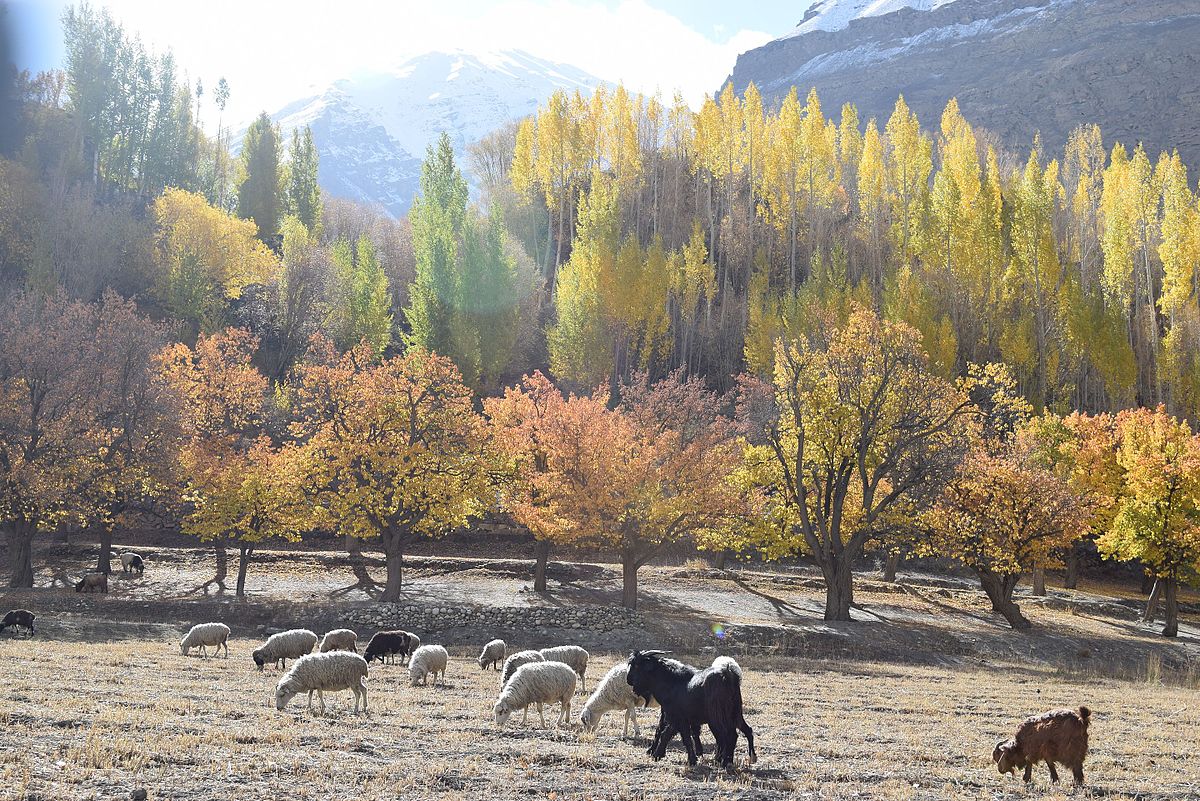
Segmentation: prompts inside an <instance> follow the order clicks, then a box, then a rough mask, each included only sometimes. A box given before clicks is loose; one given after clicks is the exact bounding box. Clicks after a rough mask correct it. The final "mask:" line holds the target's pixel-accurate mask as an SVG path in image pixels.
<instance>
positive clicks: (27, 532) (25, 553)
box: [8, 520, 37, 587]
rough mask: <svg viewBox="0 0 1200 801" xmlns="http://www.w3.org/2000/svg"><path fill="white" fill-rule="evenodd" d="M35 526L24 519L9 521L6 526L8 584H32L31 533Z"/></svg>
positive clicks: (26, 585) (14, 585) (24, 585)
mask: <svg viewBox="0 0 1200 801" xmlns="http://www.w3.org/2000/svg"><path fill="white" fill-rule="evenodd" d="M36 530H37V529H36V527H35V526H34V525H33V524H32V523H30V522H29V521H26V520H16V521H11V522H10V523H9V526H8V564H9V568H10V571H11V572H10V573H9V580H8V586H10V587H32V586H33V534H34V532H35V531H36Z"/></svg>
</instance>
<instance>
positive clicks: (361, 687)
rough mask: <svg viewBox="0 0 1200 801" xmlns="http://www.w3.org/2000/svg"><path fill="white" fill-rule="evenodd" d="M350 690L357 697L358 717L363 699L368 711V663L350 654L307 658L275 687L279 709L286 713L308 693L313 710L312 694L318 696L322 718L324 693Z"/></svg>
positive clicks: (355, 698)
mask: <svg viewBox="0 0 1200 801" xmlns="http://www.w3.org/2000/svg"><path fill="white" fill-rule="evenodd" d="M326 690H328V691H330V692H335V691H337V690H350V691H351V692H353V693H354V713H355V714H358V699H359V696H362V709H363V712H366V711H367V660H365V659H363V658H362V657H361V656H359V655H358V654H352V653H350V652H348V651H330V652H329V653H324V654H306V655H304V656H302V657H300V658H299V659H297V660H296V661H295V663H293V664H292V667H291V670H289V671H288V672H287V673H285V674H283V678H281V679H280V680H279V684H278V685H276V687H275V708H276V709H278V710H283V708H284V707H286V706H287V705H288V702H289V701H291V700H292V699H293V698H294V697H296V696H297V695H299V694H300V693H303V692H307V693H308V708H309V709H312V694H313V693H314V692H315V693H316V694H317V703H319V704H320V706H321V714H322V715H324V714H325V696H324V694H323V693H324V691H326Z"/></svg>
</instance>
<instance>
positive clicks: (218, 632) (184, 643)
mask: <svg viewBox="0 0 1200 801" xmlns="http://www.w3.org/2000/svg"><path fill="white" fill-rule="evenodd" d="M212 645H215V646H216V647H217V653H218V654H219V653H221V646H225V658H226V659H228V658H229V626H226V625H225V624H224V623H197V624H196V625H194V626H192V628H191V630H190V631H188V633H187V634H186V635H184V638H183V639H182V640H180V641H179V650H180V651H181V652H182V653H183V655H184V656H187V655H188V651H190V650H192V649H193V648H199V649H200V657H201V658H202V659H208V646H212Z"/></svg>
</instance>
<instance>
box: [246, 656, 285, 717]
mask: <svg viewBox="0 0 1200 801" xmlns="http://www.w3.org/2000/svg"><path fill="white" fill-rule="evenodd" d="M250 656H251V657H253V659H254V664H256V665H258V669H259V670H262V669H263V665H265V664H266V663H267V660H266V659H264V658H263V655H262V651H261V650H258V649H256V650H254V651H252V652H251V653H250ZM280 708H281V709H282V707H280Z"/></svg>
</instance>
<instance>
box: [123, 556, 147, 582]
mask: <svg viewBox="0 0 1200 801" xmlns="http://www.w3.org/2000/svg"><path fill="white" fill-rule="evenodd" d="M131 570H132V571H133V572H134V573H137V574H138V575H139V576H140V575H142V573H144V572H145V570H146V562H145V560H144V559H142V557H141V554H136V553H134V552H133V551H125V552H124V553H122V554H121V571H122V572H124V573H128V572H130V571H131Z"/></svg>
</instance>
